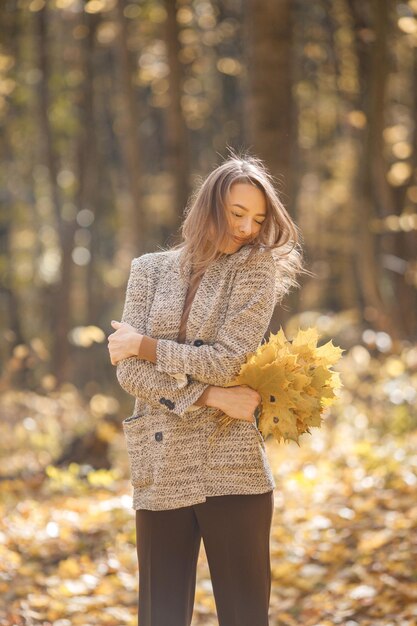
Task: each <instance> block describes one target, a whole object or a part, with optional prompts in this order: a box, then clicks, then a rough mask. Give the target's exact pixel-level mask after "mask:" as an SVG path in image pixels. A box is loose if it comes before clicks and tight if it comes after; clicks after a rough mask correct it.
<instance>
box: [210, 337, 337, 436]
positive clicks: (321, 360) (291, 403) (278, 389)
mask: <svg viewBox="0 0 417 626" xmlns="http://www.w3.org/2000/svg"><path fill="white" fill-rule="evenodd" d="M318 339H319V336H318V332H317V329H316V328H308V329H306V330H301V329H298V331H297V334H296V336H295V337H294V339H293V340H292V341H289V340H288V339H287V338H286V336H285V334H284V331H283V330H282V327H280V329H279V331H278V332H277V333H276V334H273V333H270V336H269V340H268V341H267V342H266V343H264V344H262V345H260V346H259V348H258V349H257V350H256V351H255V352H251V353H249V354H248V355H247V357H246V363H244V364H243V365H242V367H241V368H240V372H239V374H238V376H237V377H236V378H235V379H234V380H233V381H231V382H229V383H228V384H227V385H226V387H231V386H234V385H248V386H249V387H251V388H252V389H256V391H258V392H259V393H260V395H261V396H262V410H261V413H260V416H259V423H258V427H259V431H260V432H261V434H262V436H263V438H264V439H266V438H267V437H268V436H269V435H272V436H273V437H274V439H275V440H276V441H277V442H278V443H280V441H281V440H284V442H285V441H286V440H293V441H295V442H296V443H297V445H298V446H299V445H300V444H299V442H298V438H299V436H300V435H301V434H303V433H305V432H307V433H309V434H311V432H310V430H309V428H310V427H311V426H316V427H320V426H321V422H322V413H323V411H324V409H325V408H326V407H328V406H330V405H331V404H333V403H334V402H335V400H336V398H337V396H336V395H335V393H334V391H335V389H338V388H340V387H341V386H342V383H341V381H340V376H339V373H338V372H335V371H332V370H331V369H330V367H331V366H332V365H335V364H336V363H337V361H338V360H339V359H340V357H341V355H342V352H344V350H342V349H341V348H339V347H337V346H334V345H333V343H332V341H328V342H327V343H326V344H324V345H323V346H320V347H317V341H318ZM233 421H234V418H232V417H230V416H228V415H225V416H224V417H223V418H222V419H220V420H219V428H220V430H221V429H222V428H227V427H228V426H229V425H230V424H231V423H232V422H233ZM216 432H218V431H216Z"/></svg>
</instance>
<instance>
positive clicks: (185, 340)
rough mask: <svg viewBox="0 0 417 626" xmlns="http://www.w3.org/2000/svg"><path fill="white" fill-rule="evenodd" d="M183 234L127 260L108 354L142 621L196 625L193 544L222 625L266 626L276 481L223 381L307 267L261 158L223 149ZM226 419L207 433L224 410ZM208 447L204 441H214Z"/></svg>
mask: <svg viewBox="0 0 417 626" xmlns="http://www.w3.org/2000/svg"><path fill="white" fill-rule="evenodd" d="M182 234H183V239H184V241H183V242H182V243H181V244H179V245H177V246H175V247H173V248H171V249H169V250H163V251H160V252H155V253H147V254H144V255H142V256H141V257H138V258H136V259H133V261H132V267H131V272H130V276H129V281H128V286H127V292H126V300H125V305H124V310H123V315H122V321H121V322H117V321H112V326H113V328H114V329H116V330H115V332H113V333H112V334H111V335H109V338H108V339H109V352H110V358H111V362H112V364H113V365H117V378H118V381H119V383H120V385H121V386H122V387H123V388H124V389H125V390H126V391H127V392H128V393H130V394H132V395H133V396H134V397H135V407H134V412H133V415H131V416H130V417H128V418H126V419H125V420H124V421H123V429H124V434H125V437H126V443H127V450H128V454H129V460H130V467H131V476H132V484H133V488H134V490H133V508H134V510H135V511H136V538H137V553H138V563H139V623H140V625H141V626H189V625H190V624H191V619H192V613H193V605H194V595H195V583H196V567H197V559H198V554H199V548H200V542H201V538H203V541H204V546H205V550H206V554H207V560H208V564H209V568H210V574H211V579H212V585H213V592H214V597H215V601H216V608H217V615H218V619H219V625H220V626H267V624H268V607H269V600H270V589H271V570H270V552H269V536H270V530H271V522H272V514H273V503H274V499H273V489H274V487H275V486H276V484H275V481H274V478H273V476H272V473H271V469H270V466H269V463H268V458H267V455H266V448H265V444H264V441H263V438H262V436H261V434H260V433H259V431H258V429H257V427H256V422H254V417H253V414H254V411H255V409H256V408H257V406H258V405H259V403H260V400H261V397H260V395H259V394H258V392H257V391H255V390H253V389H251V388H250V387H247V386H243V385H239V386H234V387H225V384H226V383H227V382H229V381H231V380H232V379H233V378H234V377H235V376H236V375H237V374H238V373H239V370H240V367H241V365H242V364H243V363H244V362H245V360H246V355H247V354H248V353H249V352H251V351H254V350H256V348H257V347H258V346H259V344H260V342H261V341H262V339H263V337H264V334H265V332H266V331H267V328H268V325H269V323H270V320H271V317H272V313H273V311H274V308H275V306H276V304H277V303H278V302H280V301H281V300H282V298H283V296H284V295H285V294H286V293H287V292H288V291H289V289H290V288H291V287H292V286H294V285H298V282H297V280H296V275H297V274H298V273H300V272H302V271H303V268H302V257H301V252H300V250H299V238H300V237H299V233H298V228H297V226H296V225H295V224H294V223H293V222H292V220H291V218H290V216H289V215H288V213H287V211H286V210H285V208H284V206H283V205H282V203H281V201H280V199H279V197H278V195H277V193H276V191H275V189H274V185H273V182H272V176H271V175H270V174H269V173H268V171H267V170H266V168H265V166H264V165H263V164H262V162H261V160H260V159H258V158H256V157H252V156H236V155H234V154H232V156H231V157H229V158H228V159H227V160H225V161H224V162H223V163H222V164H221V165H220V166H219V167H217V168H216V169H215V170H214V171H212V172H211V173H210V174H209V176H208V177H207V178H206V179H205V180H204V181H203V182H202V183H201V185H200V187H199V189H198V190H197V191H196V193H195V194H194V197H193V198H192V201H191V203H190V206H189V208H188V211H187V213H186V218H185V221H184V223H183V225H182ZM225 413H226V414H227V415H229V416H231V417H232V418H235V421H234V422H233V423H232V428H231V429H230V430H229V432H228V433H222V434H220V435H219V436H217V437H216V438H215V439H214V441H212V438H211V435H213V432H214V431H215V429H216V425H217V424H218V419H219V417H220V416H222V415H224V414H225ZM209 441H212V443H209Z"/></svg>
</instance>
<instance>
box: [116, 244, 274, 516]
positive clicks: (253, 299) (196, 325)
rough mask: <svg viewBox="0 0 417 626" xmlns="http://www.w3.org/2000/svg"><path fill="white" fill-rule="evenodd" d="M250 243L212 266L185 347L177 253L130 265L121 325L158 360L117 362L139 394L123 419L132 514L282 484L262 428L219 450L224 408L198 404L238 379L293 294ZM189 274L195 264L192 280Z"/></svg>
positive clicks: (233, 433) (183, 287) (229, 439)
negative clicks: (152, 347) (216, 433)
mask: <svg viewBox="0 0 417 626" xmlns="http://www.w3.org/2000/svg"><path fill="white" fill-rule="evenodd" d="M251 249H252V247H251V246H249V245H246V246H243V247H242V248H240V250H238V252H235V253H234V254H230V255H227V254H224V255H222V256H221V258H220V259H219V260H217V261H216V262H215V263H213V264H211V265H210V266H209V267H208V268H207V269H206V271H205V273H204V275H203V276H202V278H201V282H200V283H199V284H198V287H197V289H196V292H195V294H194V298H193V300H192V302H191V304H190V308H189V312H188V313H189V314H188V319H187V323H186V328H185V336H184V343H179V342H178V337H179V332H180V327H181V321H182V319H183V313H184V305H185V301H186V295H187V291H188V281H187V280H186V281H184V280H183V279H182V278H181V276H180V274H179V255H180V251H179V250H169V251H163V252H156V253H147V254H144V255H142V256H141V257H138V258H135V259H133V261H132V267H131V272H130V276H129V281H128V285H127V291H126V300H125V304H124V309H123V315H122V321H125V322H128V323H129V324H131V325H132V326H134V327H135V328H136V330H137V331H138V332H140V333H141V334H143V335H146V336H148V337H150V338H153V339H157V341H156V342H155V343H156V362H155V363H152V362H151V361H148V360H144V359H141V358H138V357H129V358H128V359H123V360H122V361H119V362H118V364H117V367H116V372H117V379H118V381H119V383H120V385H121V386H122V387H123V389H125V390H126V391H127V392H128V393H130V394H131V395H133V396H134V397H135V406H134V411H133V414H132V415H131V416H130V417H127V418H125V419H124V420H123V430H124V435H125V438H126V445H127V452H128V455H129V461H130V468H131V481H132V485H133V508H134V509H141V508H144V509H152V510H162V509H172V508H178V507H182V506H187V505H191V504H196V503H199V502H204V501H205V499H206V497H207V496H215V495H227V494H245V493H246V494H250V493H252V494H253V493H264V492H266V491H269V490H271V489H273V488H274V487H275V486H276V484H275V481H274V478H273V476H272V473H271V469H270V466H269V462H268V458H267V454H266V448H265V443H264V441H263V439H262V437H261V435H260V433H259V431H258V429H257V428H256V424H255V422H252V423H251V422H248V421H246V420H235V421H234V422H233V424H232V428H231V429H230V431H229V433H227V434H225V435H223V436H220V437H218V438H217V439H216V440H215V442H214V443H213V444H212V445H209V442H208V439H209V436H210V435H211V434H212V432H213V430H214V429H215V428H216V425H217V422H218V417H219V416H221V415H223V414H222V413H221V412H220V411H218V410H217V409H213V408H210V407H205V406H202V407H198V406H195V405H194V402H195V401H196V400H197V399H198V398H199V397H200V396H201V394H202V393H203V391H204V390H205V389H206V388H207V387H208V386H209V385H217V386H223V385H224V384H225V383H226V382H229V381H230V380H232V379H233V378H234V377H235V376H236V375H237V374H238V372H239V370H240V367H241V365H242V364H243V363H244V362H245V360H246V355H247V353H248V352H251V351H254V350H256V348H257V347H258V346H259V344H260V342H261V341H262V339H263V337H264V335H265V332H266V331H267V328H268V325H269V322H270V320H271V316H272V313H273V311H274V308H275V306H276V304H277V303H278V302H279V301H280V300H281V299H282V297H283V295H284V294H285V292H286V288H285V287H284V282H283V281H280V273H279V268H278V265H277V259H276V257H275V256H274V254H273V253H271V252H270V251H267V250H265V251H263V250H261V251H255V254H254V255H253V256H251V257H249V253H250V251H251ZM189 276H190V268H189V267H188V278H189Z"/></svg>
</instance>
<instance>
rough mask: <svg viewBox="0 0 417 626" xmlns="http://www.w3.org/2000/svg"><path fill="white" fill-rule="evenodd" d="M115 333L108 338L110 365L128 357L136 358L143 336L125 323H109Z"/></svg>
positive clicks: (113, 321)
mask: <svg viewBox="0 0 417 626" xmlns="http://www.w3.org/2000/svg"><path fill="white" fill-rule="evenodd" d="M111 325H112V326H113V328H115V329H116V330H115V332H114V333H111V335H109V336H108V348H109V353H110V360H111V363H112V365H117V362H118V361H121V360H122V359H127V358H128V357H130V356H138V353H139V346H140V342H141V341H142V337H143V335H141V334H140V333H138V332H137V330H135V328H133V326H131V325H130V324H128V323H127V322H117V321H116V320H112V321H111Z"/></svg>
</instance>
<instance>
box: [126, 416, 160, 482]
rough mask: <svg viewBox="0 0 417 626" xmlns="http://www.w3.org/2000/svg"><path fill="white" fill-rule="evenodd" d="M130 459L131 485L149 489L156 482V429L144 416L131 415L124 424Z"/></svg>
mask: <svg viewBox="0 0 417 626" xmlns="http://www.w3.org/2000/svg"><path fill="white" fill-rule="evenodd" d="M122 426H123V432H124V436H125V441H126V448H127V454H128V457H129V465H130V474H131V483H132V485H133V486H134V487H139V488H140V487H148V486H150V485H152V484H153V483H154V481H155V472H156V464H157V458H155V453H156V450H155V446H154V445H153V444H154V438H155V433H154V429H152V428H150V427H149V424H148V423H147V422H146V420H145V419H144V417H143V416H142V415H131V416H130V417H127V418H126V419H125V420H123V422H122Z"/></svg>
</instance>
